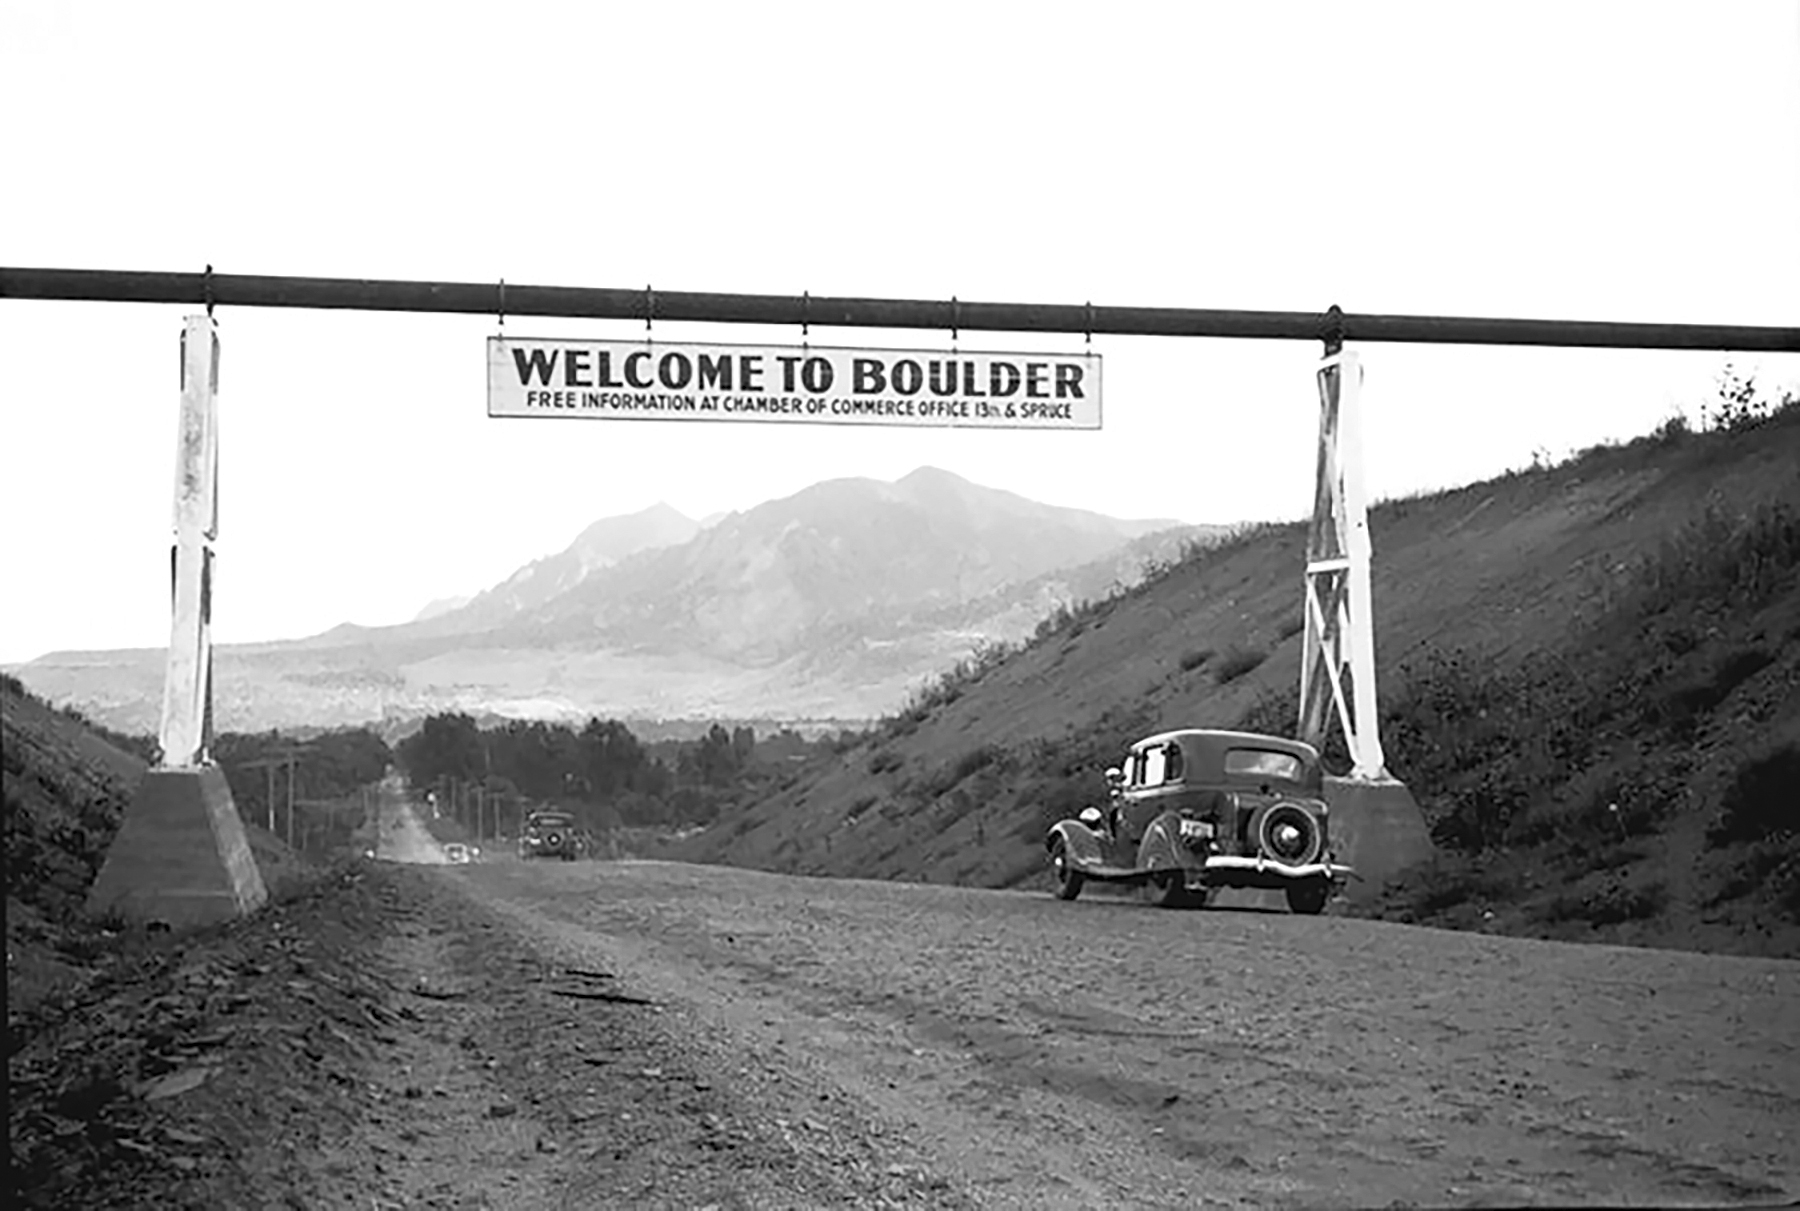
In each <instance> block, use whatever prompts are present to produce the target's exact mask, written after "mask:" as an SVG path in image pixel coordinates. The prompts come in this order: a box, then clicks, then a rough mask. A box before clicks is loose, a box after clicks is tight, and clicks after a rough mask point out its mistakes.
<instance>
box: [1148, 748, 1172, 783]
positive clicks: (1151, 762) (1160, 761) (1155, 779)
mask: <svg viewBox="0 0 1800 1211" xmlns="http://www.w3.org/2000/svg"><path fill="white" fill-rule="evenodd" d="M1167 755H1168V750H1166V749H1163V748H1152V749H1145V750H1144V785H1145V786H1161V785H1162V784H1163V781H1164V777H1163V770H1164V768H1165V766H1164V758H1165V757H1166V756H1167Z"/></svg>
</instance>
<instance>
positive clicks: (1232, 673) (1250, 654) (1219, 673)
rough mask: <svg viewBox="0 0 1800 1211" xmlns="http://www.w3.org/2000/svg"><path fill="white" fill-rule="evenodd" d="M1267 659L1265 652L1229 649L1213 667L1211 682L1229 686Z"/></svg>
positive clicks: (1252, 649) (1249, 649)
mask: <svg viewBox="0 0 1800 1211" xmlns="http://www.w3.org/2000/svg"><path fill="white" fill-rule="evenodd" d="M1268 658H1269V654H1268V653H1267V652H1259V651H1257V650H1256V649H1254V648H1230V649H1228V650H1227V651H1226V652H1225V654H1224V655H1223V656H1220V657H1219V662H1218V663H1217V664H1215V665H1214V666H1213V680H1214V681H1215V682H1217V683H1218V684H1219V685H1229V684H1231V683H1232V682H1233V681H1236V680H1237V679H1238V678H1239V677H1242V676H1244V675H1245V674H1246V673H1248V672H1250V671H1251V670H1252V669H1255V668H1257V667H1258V666H1259V665H1261V664H1262V662H1263V661H1265V660H1267V659H1268Z"/></svg>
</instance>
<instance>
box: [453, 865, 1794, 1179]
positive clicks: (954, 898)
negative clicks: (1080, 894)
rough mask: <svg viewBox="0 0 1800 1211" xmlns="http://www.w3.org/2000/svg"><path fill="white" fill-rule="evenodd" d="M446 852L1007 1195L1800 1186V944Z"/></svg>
mask: <svg viewBox="0 0 1800 1211" xmlns="http://www.w3.org/2000/svg"><path fill="white" fill-rule="evenodd" d="M458 883H459V885H462V886H465V887H466V888H467V889H468V890H469V891H470V893H471V894H473V895H476V896H477V897H478V898H480V899H482V900H483V901H484V902H486V903H489V904H491V905H493V906H494V907H496V908H499V909H501V910H503V911H504V912H506V913H507V914H509V915H510V916H511V917H512V919H514V920H516V921H519V922H521V923H523V924H524V925H525V926H526V927H527V928H530V929H532V930H533V931H534V932H537V933H544V934H554V935H556V936H558V937H560V938H562V939H564V940H565V941H566V942H568V943H569V944H581V945H585V946H587V947H589V948H590V949H595V948H598V949H600V950H603V951H604V952H605V953H606V954H607V955H608V956H610V957H611V959H612V961H614V962H616V963H617V964H618V965H619V968H620V970H621V972H622V974H624V975H625V976H627V977H628V978H629V979H630V980H631V981H633V982H634V983H635V984H636V985H638V986H640V987H644V988H648V989H654V990H656V992H657V994H658V995H660V996H668V997H674V998H678V999H680V1000H683V1001H685V1002H687V1003H688V1004H691V1005H692V1006H694V1007H695V1008H696V1010H697V1011H698V1012H699V1013H700V1014H701V1016H702V1017H703V1018H705V1019H706V1020H707V1021H710V1022H712V1023H714V1026H715V1028H716V1029H719V1030H721V1031H723V1032H725V1033H728V1034H730V1035H731V1036H732V1037H734V1038H736V1039H738V1040H739V1041H740V1044H741V1045H742V1046H743V1047H745V1048H751V1049H759V1050H760V1051H762V1052H764V1053H768V1054H775V1055H779V1056H784V1057H788V1059H787V1062H788V1063H790V1064H791V1065H792V1066H793V1067H795V1068H796V1069H801V1068H804V1069H807V1070H809V1071H812V1072H814V1073H816V1074H818V1076H819V1079H822V1080H825V1081H827V1082H830V1083H833V1084H835V1085H836V1086H837V1087H839V1088H842V1089H844V1090H845V1091H846V1092H848V1093H850V1094H852V1095H854V1096H855V1097H856V1098H858V1099H860V1100H862V1101H864V1102H866V1103H867V1104H868V1105H870V1106H871V1107H873V1108H874V1109H875V1110H876V1111H877V1112H879V1113H881V1114H883V1115H885V1116H888V1117H889V1118H890V1119H892V1120H894V1121H897V1122H898V1123H900V1124H902V1125H903V1126H904V1127H905V1129H906V1131H907V1132H908V1133H909V1134H910V1135H911V1136H912V1137H913V1138H917V1139H919V1140H920V1141H922V1143H923V1144H924V1146H926V1147H928V1148H930V1149H931V1150H932V1151H933V1152H934V1153H935V1154H936V1155H937V1156H938V1157H939V1158H940V1160H941V1161H942V1162H943V1163H944V1164H946V1165H947V1166H949V1167H950V1168H951V1169H954V1170H955V1171H957V1172H959V1173H960V1174H962V1175H963V1176H964V1177H965V1178H966V1179H967V1180H968V1181H969V1182H970V1183H972V1184H973V1186H974V1187H975V1188H976V1189H978V1190H984V1191H986V1192H987V1199H988V1201H990V1202H993V1203H994V1204H996V1205H1021V1206H1022V1205H1095V1204H1127V1203H1137V1204H1148V1205H1171V1206H1173V1205H1200V1204H1205V1203H1214V1204H1237V1205H1241V1204H1261V1205H1267V1204H1270V1203H1292V1204H1301V1205H1318V1204H1333V1205H1343V1204H1346V1203H1353V1204H1358V1205H1368V1204H1385V1203H1390V1202H1394V1201H1407V1202H1421V1203H1434V1204H1442V1203H1447V1202H1448V1203H1474V1202H1480V1201H1494V1200H1499V1201H1504V1202H1509V1203H1523V1204H1531V1203H1594V1202H1607V1203H1617V1202H1620V1201H1628V1202H1629V1201H1640V1202H1652V1203H1670V1202H1681V1203H1715V1204H1716V1203H1730V1202H1742V1201H1746V1200H1759V1201H1765V1202H1766V1201H1768V1200H1771V1199H1781V1198H1790V1199H1791V1198H1793V1197H1796V1196H1797V1195H1800V1169H1797V1167H1796V1163H1795V1157H1796V1156H1797V1155H1800V1139H1797V1138H1796V1136H1797V1134H1800V1096H1797V1095H1795V1094H1792V1093H1790V1092H1789V1091H1790V1090H1794V1089H1800V1017H1797V1015H1795V1014H1794V1013H1793V1006H1794V1005H1795V1004H1800V965H1797V964H1793V963H1784V962H1780V961H1770V960H1749V959H1728V958H1722V957H1717V956H1705V955H1694V954H1687V953H1677V952H1663V951H1650V950H1629V949H1624V948H1613V947H1578V946H1568V945H1562V944H1556V943H1544V942H1535V941H1529V940H1523V939H1513V938H1501V937H1490V936H1482V935H1470V934H1464V933H1450V932H1445V931H1436V930H1428V929H1415V928H1409V927H1404V926H1396V925H1391V924H1385V923H1379V922H1370V921H1359V920H1348V919H1339V918H1329V917H1327V918H1310V919H1309V918H1300V917H1291V916H1288V915H1286V914H1281V913H1260V912H1200V913H1192V912H1189V913H1180V912H1174V913H1172V912H1165V911H1159V910H1154V909H1150V908H1147V907H1144V906H1141V905H1139V904H1136V903H1134V902H1129V901H1120V900H1109V899H1106V898H1094V899H1093V900H1091V901H1088V900H1084V901H1082V902H1079V903H1076V904H1061V903H1057V902H1054V901H1052V900H1051V899H1049V898H1048V897H1045V896H1041V895H1028V894H1019V893H1005V892H988V891H976V890H970V889H958V888H945V887H938V886H921V885H909V884H889V883H869V882H861V881H852V880H823V879H806V878H787V877H782V876H774V875H767V874H762V873H759V872H752V871H744V870H736V869H731V868H721V867H686V866H680V865H674V864H661V863H629V862H628V863H587V864H580V865H577V866H573V867H567V868H558V869H547V868H546V866H545V865H544V864H523V863H508V862H497V863H494V864H492V865H490V866H484V867H481V868H478V869H473V870H471V871H470V874H469V877H468V878H467V879H466V880H460V879H459V880H458Z"/></svg>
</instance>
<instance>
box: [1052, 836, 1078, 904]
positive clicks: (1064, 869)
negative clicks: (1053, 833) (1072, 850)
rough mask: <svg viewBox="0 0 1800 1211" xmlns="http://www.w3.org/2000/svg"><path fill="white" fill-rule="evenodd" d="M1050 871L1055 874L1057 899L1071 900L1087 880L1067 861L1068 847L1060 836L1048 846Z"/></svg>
mask: <svg viewBox="0 0 1800 1211" xmlns="http://www.w3.org/2000/svg"><path fill="white" fill-rule="evenodd" d="M1050 871H1051V873H1052V874H1054V875H1055V876H1056V898H1057V899H1059V900H1073V899H1074V898H1075V897H1076V896H1079V895H1080V894H1081V885H1082V884H1083V883H1085V882H1087V880H1086V879H1085V878H1083V877H1082V874H1081V872H1080V871H1079V870H1076V869H1075V864H1074V863H1073V862H1071V861H1069V847H1068V844H1067V843H1066V842H1065V841H1064V840H1063V839H1062V838H1061V837H1058V838H1057V839H1056V841H1055V842H1054V843H1053V844H1052V845H1051V846H1050Z"/></svg>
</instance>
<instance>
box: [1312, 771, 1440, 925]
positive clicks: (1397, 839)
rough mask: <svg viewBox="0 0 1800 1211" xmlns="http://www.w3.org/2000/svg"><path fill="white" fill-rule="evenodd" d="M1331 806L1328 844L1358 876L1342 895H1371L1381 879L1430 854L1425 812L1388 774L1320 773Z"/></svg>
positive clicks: (1358, 898)
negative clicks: (1341, 775)
mask: <svg viewBox="0 0 1800 1211" xmlns="http://www.w3.org/2000/svg"><path fill="white" fill-rule="evenodd" d="M1325 802H1326V803H1327V804H1329V805H1330V806H1331V847H1332V849H1334V850H1335V851H1337V855H1338V861H1340V862H1346V863H1348V864H1349V865H1350V866H1352V867H1353V868H1355V870H1356V873H1357V874H1359V875H1361V876H1362V878H1361V879H1360V880H1359V879H1352V880H1350V884H1349V886H1348V887H1346V888H1345V889H1344V898H1345V899H1347V900H1349V901H1351V902H1352V903H1360V902H1365V901H1368V900H1373V899H1374V898H1375V897H1376V896H1377V895H1378V894H1379V893H1380V891H1381V887H1382V884H1384V883H1386V882H1387V881H1388V880H1389V879H1391V878H1393V877H1394V876H1395V875H1397V874H1399V873H1400V872H1401V871H1403V870H1405V869H1406V868H1407V867H1409V866H1413V865H1416V864H1417V863H1419V862H1422V861H1424V860H1425V859H1426V858H1429V857H1430V856H1431V854H1432V844H1431V830H1430V829H1429V828H1427V827H1426V825H1425V813H1424V812H1422V811H1420V810H1419V801H1418V800H1417V799H1414V798H1413V795H1412V792H1411V791H1409V790H1407V789H1406V784H1405V783H1404V782H1401V781H1399V780H1397V779H1394V778H1376V779H1368V780H1365V779H1361V778H1336V777H1333V776H1331V775H1330V774H1327V775H1326V776H1325Z"/></svg>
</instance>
